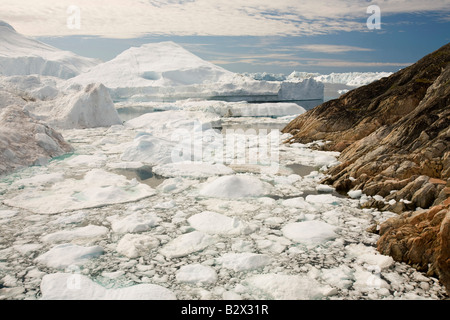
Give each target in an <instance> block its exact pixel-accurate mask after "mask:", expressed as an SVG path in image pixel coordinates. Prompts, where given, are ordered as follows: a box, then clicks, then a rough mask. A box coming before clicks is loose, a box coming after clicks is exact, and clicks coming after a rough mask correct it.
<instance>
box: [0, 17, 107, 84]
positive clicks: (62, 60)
mask: <svg viewBox="0 0 450 320" xmlns="http://www.w3.org/2000/svg"><path fill="white" fill-rule="evenodd" d="M0 42H1V44H2V45H1V46H0V75H4V76H11V75H31V74H38V75H44V76H54V77H58V78H62V79H69V78H71V77H74V76H76V75H78V74H80V73H82V72H85V71H87V70H89V69H90V68H92V67H93V66H95V65H97V64H98V63H100V61H99V60H97V59H91V58H85V57H81V56H78V55H76V54H74V53H72V52H69V51H62V50H59V49H57V48H54V47H52V46H49V45H47V44H44V43H42V42H40V41H37V40H34V39H31V38H28V37H25V36H23V35H21V34H19V33H17V32H16V30H15V29H14V28H13V27H12V26H11V25H9V24H8V23H6V22H3V21H1V20H0Z"/></svg>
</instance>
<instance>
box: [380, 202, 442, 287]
mask: <svg viewBox="0 0 450 320" xmlns="http://www.w3.org/2000/svg"><path fill="white" fill-rule="evenodd" d="M377 249H378V251H380V252H381V253H382V254H385V255H390V256H392V257H393V258H394V260H396V261H403V262H406V263H408V264H411V265H412V266H414V267H416V268H417V269H418V270H420V271H423V272H426V273H427V274H428V275H429V276H436V277H439V279H440V280H441V282H442V283H443V284H444V285H445V287H446V289H447V294H450V210H449V206H448V205H447V206H442V205H439V206H435V207H433V208H431V209H429V210H422V211H419V212H405V213H403V214H401V215H399V216H398V217H395V218H391V219H389V220H387V221H386V222H384V223H382V224H381V227H380V239H379V241H378V243H377Z"/></svg>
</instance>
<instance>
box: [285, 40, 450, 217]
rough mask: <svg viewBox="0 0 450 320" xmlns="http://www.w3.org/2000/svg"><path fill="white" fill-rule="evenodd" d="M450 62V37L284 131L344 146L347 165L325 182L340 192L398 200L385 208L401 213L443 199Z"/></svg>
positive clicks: (448, 170)
mask: <svg viewBox="0 0 450 320" xmlns="http://www.w3.org/2000/svg"><path fill="white" fill-rule="evenodd" d="M449 62H450V44H447V45H446V46H444V47H442V48H441V49H439V50H437V51H436V52H434V53H432V54H430V55H428V56H426V57H425V58H423V59H421V60H420V61H419V62H417V63H416V64H414V65H412V66H410V67H408V68H405V69H403V70H401V71H399V72H397V73H396V74H394V75H392V76H390V77H389V78H383V79H381V80H379V81H377V82H374V83H372V84H370V85H367V86H365V87H361V88H358V89H355V90H353V91H350V92H348V93H347V94H345V95H343V96H342V97H341V98H339V99H337V100H333V101H329V102H326V103H324V104H322V105H320V106H318V107H316V108H314V109H312V110H310V111H308V112H307V113H305V114H303V115H301V116H299V117H298V118H297V119H295V120H294V121H292V122H291V123H290V124H289V125H288V126H287V127H286V128H285V129H284V130H283V132H289V133H291V134H293V137H292V139H290V141H289V142H303V143H306V142H311V141H314V140H326V141H330V143H328V144H326V147H325V148H326V149H328V150H333V151H341V156H340V161H341V165H339V166H336V167H334V168H332V169H331V170H330V171H329V172H328V173H329V175H330V177H329V178H328V179H327V180H326V181H324V182H325V183H328V184H332V185H333V186H334V187H335V188H336V189H337V190H338V191H344V192H345V191H348V190H350V189H355V190H356V189H360V190H362V191H363V193H365V194H367V195H370V196H374V195H381V196H383V197H385V198H386V200H387V201H389V200H396V202H395V204H394V205H386V206H384V207H383V208H382V209H384V210H393V211H396V212H402V211H405V210H409V209H414V208H416V207H421V208H424V209H425V208H429V207H430V206H431V205H437V204H439V203H441V202H442V201H444V200H446V199H447V198H446V197H447V193H446V191H445V190H444V189H445V188H446V186H447V187H448V186H450V184H449V176H450V149H449V145H450V126H449V123H450V108H449V106H450V86H449V83H450V67H449V64H448V63H449ZM401 200H402V202H400V201H401ZM391 203H393V201H391ZM372 205H377V204H376V203H372ZM378 205H380V204H378Z"/></svg>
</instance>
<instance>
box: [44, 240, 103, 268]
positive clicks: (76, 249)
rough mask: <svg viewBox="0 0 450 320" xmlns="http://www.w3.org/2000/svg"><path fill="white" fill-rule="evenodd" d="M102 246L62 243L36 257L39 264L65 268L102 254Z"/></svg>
mask: <svg viewBox="0 0 450 320" xmlns="http://www.w3.org/2000/svg"><path fill="white" fill-rule="evenodd" d="M103 252H104V250H103V248H102V247H100V246H91V247H83V246H78V245H76V244H71V243H65V244H60V245H57V246H55V247H53V248H52V249H50V250H49V251H47V252H46V253H44V254H42V255H40V256H39V257H37V258H36V259H35V262H36V263H38V264H42V265H45V266H47V267H49V268H55V269H65V268H67V267H69V266H77V265H82V264H83V263H85V262H86V261H88V260H89V259H93V258H95V257H98V256H100V255H102V254H103Z"/></svg>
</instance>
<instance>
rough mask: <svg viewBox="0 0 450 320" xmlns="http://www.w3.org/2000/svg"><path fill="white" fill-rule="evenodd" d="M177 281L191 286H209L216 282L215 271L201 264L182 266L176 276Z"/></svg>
mask: <svg viewBox="0 0 450 320" xmlns="http://www.w3.org/2000/svg"><path fill="white" fill-rule="evenodd" d="M176 278H177V281H179V282H183V283H192V284H211V283H214V282H216V281H217V280H218V276H217V273H216V271H215V270H214V269H213V268H211V267H208V266H204V265H201V264H198V263H197V264H189V265H185V266H182V267H181V268H180V269H179V270H178V271H177V274H176Z"/></svg>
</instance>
